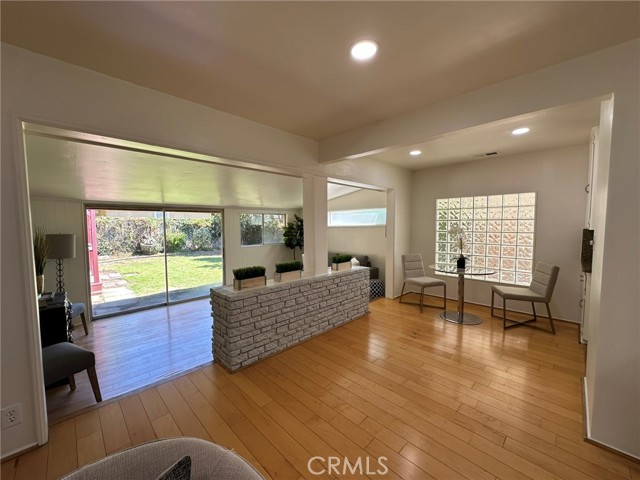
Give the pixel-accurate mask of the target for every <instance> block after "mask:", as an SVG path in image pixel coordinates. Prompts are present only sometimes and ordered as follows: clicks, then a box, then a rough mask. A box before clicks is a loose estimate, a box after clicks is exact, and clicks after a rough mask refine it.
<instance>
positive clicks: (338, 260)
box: [331, 253, 351, 272]
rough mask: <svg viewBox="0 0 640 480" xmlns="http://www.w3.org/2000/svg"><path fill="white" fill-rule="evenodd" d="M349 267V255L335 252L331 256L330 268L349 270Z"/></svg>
mask: <svg viewBox="0 0 640 480" xmlns="http://www.w3.org/2000/svg"><path fill="white" fill-rule="evenodd" d="M350 268H351V255H345V254H342V253H336V254H335V255H334V256H333V257H332V258H331V270H333V271H338V272H339V271H340V270H349V269H350Z"/></svg>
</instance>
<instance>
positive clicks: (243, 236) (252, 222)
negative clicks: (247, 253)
mask: <svg viewBox="0 0 640 480" xmlns="http://www.w3.org/2000/svg"><path fill="white" fill-rule="evenodd" d="M286 224H287V216H286V215H284V214H279V213H277V214H275V213H274V214H272V213H242V214H240V244H241V245H242V246H243V247H246V246H251V245H272V244H282V243H284V237H283V233H284V227H285V225H286Z"/></svg>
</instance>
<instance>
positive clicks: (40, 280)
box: [36, 275, 44, 295]
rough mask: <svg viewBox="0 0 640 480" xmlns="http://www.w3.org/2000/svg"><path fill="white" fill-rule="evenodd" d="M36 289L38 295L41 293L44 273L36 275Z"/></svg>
mask: <svg viewBox="0 0 640 480" xmlns="http://www.w3.org/2000/svg"><path fill="white" fill-rule="evenodd" d="M36 289H37V291H38V295H41V294H42V292H43V291H44V275H36Z"/></svg>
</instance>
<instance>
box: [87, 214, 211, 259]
mask: <svg viewBox="0 0 640 480" xmlns="http://www.w3.org/2000/svg"><path fill="white" fill-rule="evenodd" d="M96 233H97V237H98V255H101V256H104V255H110V256H129V255H154V254H157V253H162V252H163V251H164V245H163V240H162V239H163V232H162V219H160V218H151V217H109V216H97V217H96ZM176 235H177V237H180V238H184V243H182V242H181V241H180V240H178V243H177V244H175V242H174V245H173V246H172V247H169V246H168V247H167V250H168V251H169V252H200V251H216V250H221V248H222V225H221V215H214V216H212V217H211V218H197V219H188V218H178V219H167V241H168V242H169V239H171V238H177V237H176Z"/></svg>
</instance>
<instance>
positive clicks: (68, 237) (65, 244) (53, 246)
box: [47, 233, 76, 293]
mask: <svg viewBox="0 0 640 480" xmlns="http://www.w3.org/2000/svg"><path fill="white" fill-rule="evenodd" d="M47 242H48V243H49V255H48V257H49V258H55V259H56V287H57V288H56V293H64V291H65V290H64V265H63V260H64V259H65V258H75V257H76V236H75V235H74V234H72V233H57V234H56V233H54V234H48V235H47Z"/></svg>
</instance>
